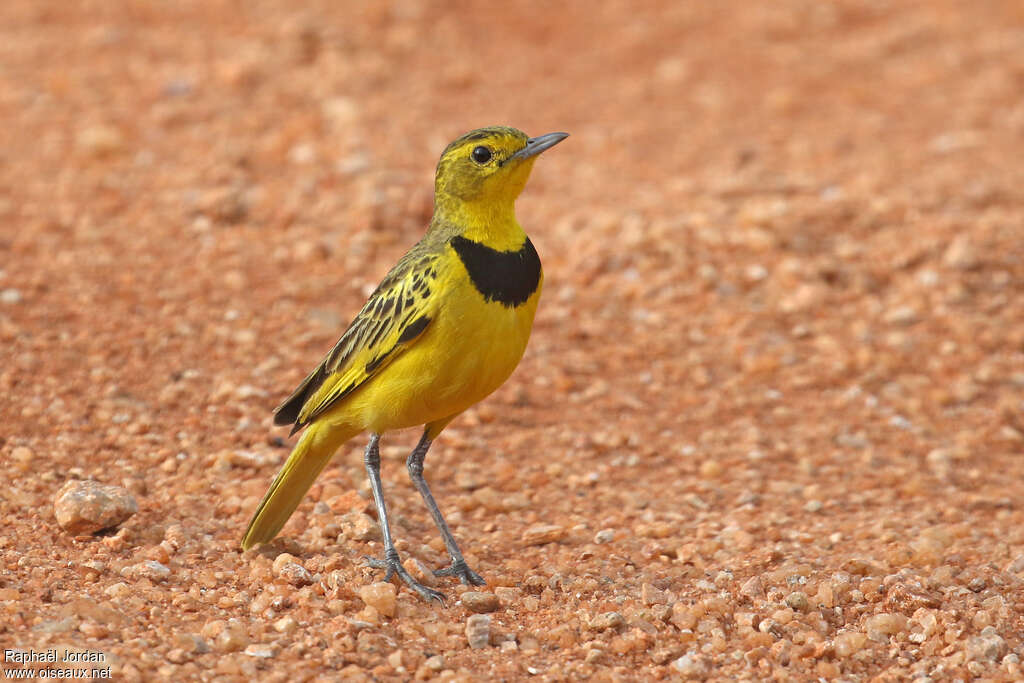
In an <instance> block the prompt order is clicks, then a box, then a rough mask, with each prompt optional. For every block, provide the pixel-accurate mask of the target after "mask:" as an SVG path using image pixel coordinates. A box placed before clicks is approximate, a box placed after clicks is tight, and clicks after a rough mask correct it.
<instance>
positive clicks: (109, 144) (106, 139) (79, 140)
mask: <svg viewBox="0 0 1024 683" xmlns="http://www.w3.org/2000/svg"><path fill="white" fill-rule="evenodd" d="M75 144H76V145H77V146H78V148H79V149H81V150H82V151H83V152H85V153H86V154H88V155H90V156H93V157H105V156H108V155H110V154H114V153H115V152H119V151H121V150H122V149H124V146H125V142H124V136H123V135H122V134H121V131H120V130H118V129H117V128H115V127H114V126H108V125H94V126H86V127H85V128H82V129H80V130H79V131H78V134H77V135H76V138H75Z"/></svg>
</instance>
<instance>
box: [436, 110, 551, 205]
mask: <svg viewBox="0 0 1024 683" xmlns="http://www.w3.org/2000/svg"><path fill="white" fill-rule="evenodd" d="M567 137H569V136H568V134H567V133H548V134H547V135H541V136H540V137H536V138H530V137H527V135H526V133H524V132H522V131H521V130H516V129H515V128H505V127H501V126H495V127H493V128H480V129H478V130H474V131H470V132H469V133H466V134H465V135H463V136H462V137H460V138H458V139H456V140H455V141H453V142H452V143H451V144H449V145H448V147H446V148H445V150H444V153H443V154H441V160H440V161H439V162H438V164H437V176H436V178H435V180H434V195H435V202H436V203H437V204H438V205H442V204H444V203H447V202H451V201H455V202H464V203H477V202H489V203H494V204H500V205H506V204H507V205H511V204H512V203H513V202H515V199H516V197H518V196H519V193H520V192H522V190H523V186H524V185H526V180H527V179H528V178H529V177H530V170H531V169H532V168H533V162H534V161H536V160H537V155H538V154H540V153H541V152H543V151H544V150H546V149H549V148H551V147H553V146H555V145H557V144H558V143H559V142H561V141H562V140H564V139H565V138H567Z"/></svg>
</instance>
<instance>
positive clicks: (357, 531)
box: [338, 512, 380, 541]
mask: <svg viewBox="0 0 1024 683" xmlns="http://www.w3.org/2000/svg"><path fill="white" fill-rule="evenodd" d="M338 523H339V524H340V525H341V540H344V539H350V540H353V541H373V540H376V539H378V538H380V525H379V524H377V521H376V520H374V519H373V518H372V517H370V516H369V515H368V514H366V513H365V512H349V513H346V514H344V515H342V516H341V519H339V520H338Z"/></svg>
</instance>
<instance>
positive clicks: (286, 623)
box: [274, 617, 299, 634]
mask: <svg viewBox="0 0 1024 683" xmlns="http://www.w3.org/2000/svg"><path fill="white" fill-rule="evenodd" d="M298 628H299V624H298V622H297V621H295V619H293V618H292V617H281V618H280V619H278V620H277V621H275V622H274V630H275V631H277V632H278V633H286V634H287V633H295V631H296V630H297V629H298Z"/></svg>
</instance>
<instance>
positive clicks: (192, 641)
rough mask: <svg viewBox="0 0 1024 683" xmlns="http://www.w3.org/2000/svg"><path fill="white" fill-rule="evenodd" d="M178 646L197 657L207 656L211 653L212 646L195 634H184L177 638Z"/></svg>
mask: <svg viewBox="0 0 1024 683" xmlns="http://www.w3.org/2000/svg"><path fill="white" fill-rule="evenodd" d="M176 641H177V644H178V646H179V647H180V648H181V649H182V650H184V651H185V652H190V653H193V654H197V655H205V654H206V653H207V652H209V651H210V645H209V644H208V643H207V642H206V640H204V639H203V638H202V636H199V635H197V634H195V633H182V634H179V635H178V636H177V638H176Z"/></svg>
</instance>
